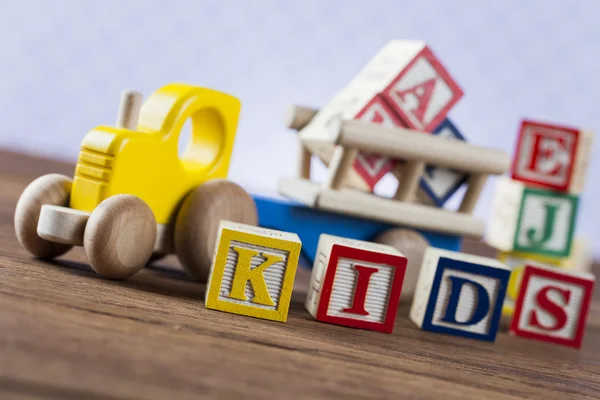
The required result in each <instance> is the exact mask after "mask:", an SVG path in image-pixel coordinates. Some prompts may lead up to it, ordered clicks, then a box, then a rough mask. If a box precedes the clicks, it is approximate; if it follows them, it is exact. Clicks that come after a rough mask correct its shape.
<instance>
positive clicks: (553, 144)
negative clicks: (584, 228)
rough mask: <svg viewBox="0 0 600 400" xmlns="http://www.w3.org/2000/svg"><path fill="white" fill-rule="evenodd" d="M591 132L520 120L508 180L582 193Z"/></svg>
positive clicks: (590, 146)
mask: <svg viewBox="0 0 600 400" xmlns="http://www.w3.org/2000/svg"><path fill="white" fill-rule="evenodd" d="M592 140H593V133H592V132H591V131H583V130H578V129H574V128H568V127H563V126H558V125H550V124H545V123H540V122H533V121H523V122H522V123H521V129H520V133H519V137H518V139H517V149H516V154H515V158H514V161H513V166H512V178H513V179H516V180H519V181H523V182H526V183H528V184H530V185H534V186H539V187H543V188H548V189H553V190H557V191H560V192H568V193H571V194H580V193H581V192H582V191H583V187H584V184H585V177H586V173H587V168H588V160H589V157H590V151H591V148H592Z"/></svg>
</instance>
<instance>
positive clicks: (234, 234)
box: [205, 229, 302, 322]
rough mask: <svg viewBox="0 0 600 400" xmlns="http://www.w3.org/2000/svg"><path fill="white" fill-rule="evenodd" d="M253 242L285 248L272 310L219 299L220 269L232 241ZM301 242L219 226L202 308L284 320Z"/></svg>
mask: <svg viewBox="0 0 600 400" xmlns="http://www.w3.org/2000/svg"><path fill="white" fill-rule="evenodd" d="M234 240H235V241H238V242H242V243H248V244H253V245H255V246H262V247H267V248H271V249H276V250H282V251H287V252H288V259H287V265H286V267H285V272H284V274H283V282H282V285H281V293H280V295H279V304H278V305H277V309H276V310H267V309H264V308H260V307H253V306H249V305H246V304H239V303H234V302H229V301H224V300H220V299H219V292H220V290H221V283H222V281H223V273H224V271H225V264H226V262H227V254H228V253H229V248H230V247H231V242H232V241H234ZM301 247H302V243H300V242H292V241H288V240H284V239H275V238H270V237H265V236H261V235H256V234H252V233H246V232H240V231H236V230H232V229H223V231H222V232H221V237H220V240H219V245H218V248H217V253H216V254H215V259H214V261H213V265H212V268H211V275H210V277H209V280H208V284H207V289H206V290H207V291H206V298H205V305H206V308H210V309H213V310H219V311H224V312H229V313H233V314H240V315H247V316H250V317H256V318H262V319H268V320H271V321H279V322H286V321H287V315H288V311H289V307H290V300H291V298H292V289H293V287H294V280H295V278H296V270H297V268H298V260H299V258H300V250H301Z"/></svg>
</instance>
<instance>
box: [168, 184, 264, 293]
mask: <svg viewBox="0 0 600 400" xmlns="http://www.w3.org/2000/svg"><path fill="white" fill-rule="evenodd" d="M221 220H227V221H232V222H238V223H242V224H246V225H257V224H258V212H257V210H256V204H255V203H254V200H253V199H252V197H251V196H250V195H249V194H248V192H246V191H245V190H244V189H243V188H242V187H241V186H239V185H237V184H235V183H233V182H231V181H228V180H225V179H215V180H212V181H208V182H206V183H204V184H202V185H200V186H198V187H197V188H196V189H194V190H192V191H191V192H190V193H189V194H188V195H187V196H186V198H185V200H184V201H183V203H182V205H181V208H180V209H179V212H178V213H177V219H176V221H175V240H174V242H175V254H177V258H178V259H179V262H180V263H181V265H182V266H183V267H184V268H185V269H186V270H187V271H188V272H189V273H190V274H192V275H193V276H194V277H195V278H196V279H197V280H199V281H201V282H205V281H206V280H207V278H208V274H209V272H210V265H211V262H212V257H213V253H214V251H215V246H216V244H217V234H218V230H219V224H220V222H221Z"/></svg>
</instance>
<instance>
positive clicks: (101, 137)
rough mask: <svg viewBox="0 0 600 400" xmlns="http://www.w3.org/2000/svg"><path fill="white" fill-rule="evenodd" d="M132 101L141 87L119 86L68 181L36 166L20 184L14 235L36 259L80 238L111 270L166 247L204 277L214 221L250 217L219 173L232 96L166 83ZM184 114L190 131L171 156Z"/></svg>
mask: <svg viewBox="0 0 600 400" xmlns="http://www.w3.org/2000/svg"><path fill="white" fill-rule="evenodd" d="M141 103H142V96H141V94H139V93H137V92H125V93H124V94H123V97H122V101H121V107H120V110H119V116H118V119H117V126H116V127H107V126H100V127H96V128H95V129H93V130H92V131H90V132H89V133H88V134H87V135H86V136H85V138H84V140H83V143H82V146H81V151H80V153H79V158H78V161H77V165H76V169H75V177H74V179H73V180H71V179H70V178H68V177H66V176H63V175H58V174H50V175H44V176H42V177H40V178H38V179H36V180H35V181H33V182H32V183H31V184H30V185H29V186H28V187H27V188H26V189H25V191H24V192H23V194H22V195H21V197H20V198H19V201H18V204H17V207H16V211H15V230H16V234H17V238H18V240H19V242H20V243H21V245H22V246H23V247H24V248H25V249H26V250H27V251H28V252H29V253H31V254H32V255H34V256H36V257H40V258H54V257H57V256H60V255H61V254H63V253H65V252H66V251H68V250H69V249H70V248H71V247H72V246H83V247H84V250H85V253H86V255H87V258H88V261H89V262H90V265H91V266H92V268H93V269H94V270H95V271H96V272H97V273H99V274H100V275H102V276H104V277H107V278H113V279H123V278H126V277H129V276H131V275H133V274H134V273H136V272H137V271H138V270H139V269H141V268H142V267H143V266H144V265H146V264H147V263H148V261H149V260H151V258H157V257H160V256H162V255H165V254H169V253H175V254H177V256H178V258H179V260H180V262H181V264H182V265H183V266H184V268H186V269H187V270H188V271H189V272H190V273H191V274H192V275H194V276H195V277H196V278H197V279H199V280H205V279H206V278H207V276H208V271H209V268H210V262H211V258H212V253H213V251H214V247H215V241H216V234H217V229H218V225H219V222H220V220H221V219H227V220H231V221H236V222H241V223H246V224H251V225H256V224H257V212H256V206H255V204H254V201H253V200H252V198H251V197H250V196H249V195H248V193H246V191H245V190H244V189H242V188H241V187H240V186H238V185H237V184H235V183H233V182H230V181H227V180H225V179H224V178H225V177H226V176H227V172H228V169H229V162H230V157H231V153H232V149H233V144H234V139H235V134H236V128H237V122H238V118H239V113H240V102H239V100H238V99H236V98H235V97H232V96H230V95H227V94H225V93H220V92H217V91H214V90H210V89H205V88H200V87H195V86H190V85H186V84H170V85H167V86H165V87H163V88H161V89H159V90H158V91H156V92H154V93H153V94H152V95H151V96H150V97H149V98H148V99H147V100H146V102H145V103H144V104H143V105H141ZM138 116H139V118H138ZM187 120H191V125H192V135H191V138H190V141H189V143H188V144H187V147H186V149H185V151H184V153H183V155H182V156H181V157H180V156H179V153H178V143H179V136H180V132H181V130H182V128H183V126H184V124H185V122H186V121H187Z"/></svg>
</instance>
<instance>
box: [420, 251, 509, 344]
mask: <svg viewBox="0 0 600 400" xmlns="http://www.w3.org/2000/svg"><path fill="white" fill-rule="evenodd" d="M509 278H510V268H509V267H508V266H506V265H504V264H503V263H501V262H500V261H498V260H495V259H492V258H487V257H478V256H472V255H468V254H464V253H459V252H454V251H448V250H441V249H436V248H433V247H429V248H428V249H427V251H426V252H425V256H424V258H423V264H422V266H421V272H420V274H419V279H418V281H417V288H416V290H415V296H414V298H413V303H412V306H411V310H410V319H411V320H412V321H413V322H414V323H415V324H417V326H419V327H420V328H421V329H423V330H427V331H430V332H438V333H446V334H451V335H456V336H463V337H466V338H471V339H479V340H487V341H490V342H493V341H494V340H496V333H497V332H498V326H499V323H500V318H501V316H502V305H503V303H504V296H505V294H506V289H507V287H508V281H509Z"/></svg>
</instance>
